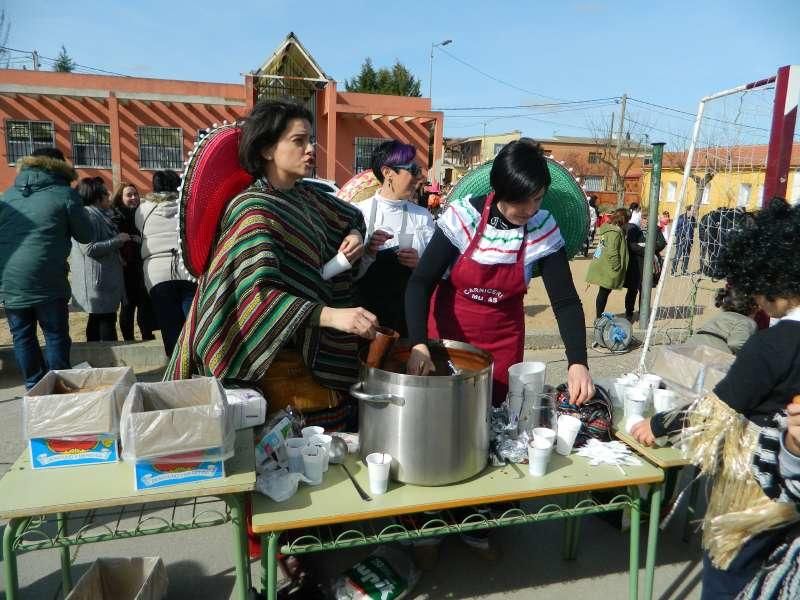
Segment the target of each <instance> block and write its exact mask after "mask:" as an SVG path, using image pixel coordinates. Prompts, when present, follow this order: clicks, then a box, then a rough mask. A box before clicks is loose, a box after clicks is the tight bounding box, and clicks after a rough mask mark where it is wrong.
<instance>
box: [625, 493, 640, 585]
mask: <svg viewBox="0 0 800 600" xmlns="http://www.w3.org/2000/svg"><path fill="white" fill-rule="evenodd" d="M629 493H630V494H631V498H632V502H631V531H630V562H629V564H628V600H637V598H638V597H639V525H640V522H639V521H640V519H641V503H642V500H641V498H640V497H639V490H638V489H631V490H630V492H629Z"/></svg>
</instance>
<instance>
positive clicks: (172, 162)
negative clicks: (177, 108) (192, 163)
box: [138, 126, 183, 171]
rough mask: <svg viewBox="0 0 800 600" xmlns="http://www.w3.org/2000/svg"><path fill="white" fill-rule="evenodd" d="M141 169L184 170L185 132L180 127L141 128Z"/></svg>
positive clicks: (139, 134) (139, 133)
mask: <svg viewBox="0 0 800 600" xmlns="http://www.w3.org/2000/svg"><path fill="white" fill-rule="evenodd" d="M138 137H139V168H141V169H154V170H158V169H173V170H175V171H180V170H181V169H183V131H182V130H181V129H180V128H178V127H150V126H141V127H139V132H138Z"/></svg>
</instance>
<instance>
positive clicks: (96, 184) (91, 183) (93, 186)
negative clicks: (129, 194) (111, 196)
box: [75, 177, 108, 206]
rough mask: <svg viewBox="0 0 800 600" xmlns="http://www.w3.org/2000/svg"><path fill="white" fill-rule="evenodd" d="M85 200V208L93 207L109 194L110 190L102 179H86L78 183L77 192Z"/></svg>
mask: <svg viewBox="0 0 800 600" xmlns="http://www.w3.org/2000/svg"><path fill="white" fill-rule="evenodd" d="M75 191H77V192H78V196H80V197H81V200H83V205H84V206H92V205H93V204H97V203H98V202H100V200H102V199H103V198H104V197H105V195H106V194H107V193H108V188H106V184H105V183H104V182H103V178H102V177H84V178H83V179H81V180H80V181H79V182H78V187H77V188H76V190H75Z"/></svg>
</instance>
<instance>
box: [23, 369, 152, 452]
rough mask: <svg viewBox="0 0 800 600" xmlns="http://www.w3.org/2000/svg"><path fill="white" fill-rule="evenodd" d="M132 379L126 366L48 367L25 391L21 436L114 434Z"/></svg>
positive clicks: (56, 436)
mask: <svg viewBox="0 0 800 600" xmlns="http://www.w3.org/2000/svg"><path fill="white" fill-rule="evenodd" d="M135 381H136V378H135V377H134V375H133V369H131V368H130V367H113V368H107V369H92V368H89V369H65V370H60V371H50V372H48V373H47V374H46V375H45V376H44V377H43V378H42V380H41V381H39V382H38V383H37V384H36V385H35V386H33V387H32V388H31V389H30V390H29V391H28V392H27V394H25V397H24V399H23V402H22V422H23V436H24V437H25V439H34V438H70V437H78V436H86V435H99V434H115V433H117V432H118V431H119V418H120V411H121V409H122V406H123V403H124V401H125V397H126V395H127V394H128V391H129V390H130V388H131V386H132V385H133V384H134V383H135Z"/></svg>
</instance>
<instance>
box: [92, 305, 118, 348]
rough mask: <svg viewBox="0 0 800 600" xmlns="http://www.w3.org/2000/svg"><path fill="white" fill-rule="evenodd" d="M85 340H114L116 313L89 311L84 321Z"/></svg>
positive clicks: (115, 339) (115, 338)
mask: <svg viewBox="0 0 800 600" xmlns="http://www.w3.org/2000/svg"><path fill="white" fill-rule="evenodd" d="M86 341H87V342H116V341H117V313H115V312H113V313H89V320H88V321H87V323H86Z"/></svg>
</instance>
